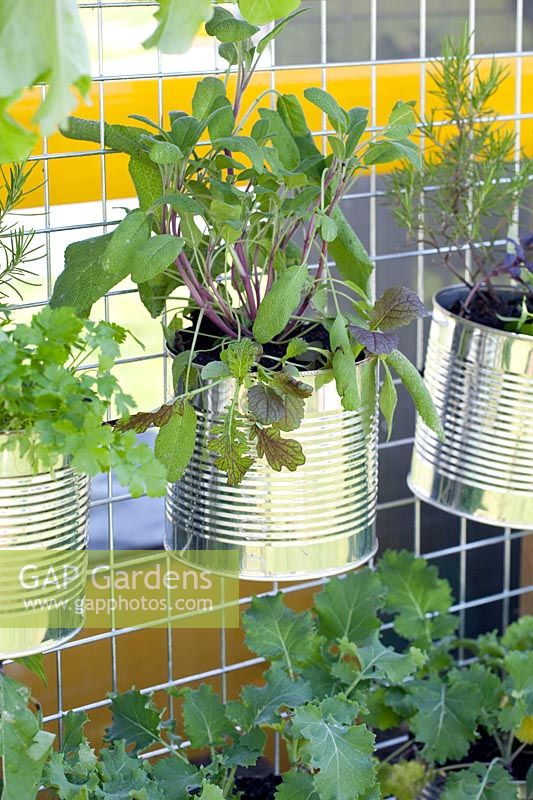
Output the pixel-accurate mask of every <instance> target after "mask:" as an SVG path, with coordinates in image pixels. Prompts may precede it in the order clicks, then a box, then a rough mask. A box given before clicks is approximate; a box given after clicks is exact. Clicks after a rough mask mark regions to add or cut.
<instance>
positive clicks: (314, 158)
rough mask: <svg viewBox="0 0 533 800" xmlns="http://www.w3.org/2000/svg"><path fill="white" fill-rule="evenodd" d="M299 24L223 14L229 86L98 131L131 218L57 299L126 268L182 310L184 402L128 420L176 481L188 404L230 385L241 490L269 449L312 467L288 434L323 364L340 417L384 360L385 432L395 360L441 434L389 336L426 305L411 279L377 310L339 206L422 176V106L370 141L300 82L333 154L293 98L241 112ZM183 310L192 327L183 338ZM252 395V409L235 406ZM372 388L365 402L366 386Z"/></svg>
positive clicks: (78, 253)
mask: <svg viewBox="0 0 533 800" xmlns="http://www.w3.org/2000/svg"><path fill="white" fill-rule="evenodd" d="M292 16H294V15H292ZM289 22H290V17H288V18H286V19H284V20H282V21H281V22H280V23H278V25H277V26H276V27H275V28H274V30H272V31H271V32H269V33H268V34H266V35H264V36H262V38H259V39H258V40H257V41H256V40H254V38H253V37H256V35H257V34H258V33H259V29H258V28H257V27H255V26H253V25H250V24H249V23H248V22H245V21H243V20H239V19H236V18H235V17H234V16H233V15H232V14H231V13H230V12H229V11H227V10H226V9H224V8H221V7H217V8H216V9H215V12H214V15H213V18H212V19H211V20H210V22H209V23H208V25H207V26H206V30H207V32H208V34H210V35H212V36H214V37H216V38H217V39H218V40H219V41H220V43H221V44H220V48H219V50H220V54H221V56H222V57H223V58H224V59H226V60H227V62H228V71H227V74H226V77H225V80H222V79H219V78H216V77H211V76H210V77H207V78H204V79H203V80H201V81H200V82H199V83H198V85H197V87H196V90H195V93H194V97H193V99H192V114H189V113H186V112H185V111H173V112H171V113H170V123H171V127H170V130H165V129H163V128H161V127H160V126H159V125H158V124H156V123H154V122H151V121H150V120H147V119H145V118H144V117H140V116H137V115H134V119H136V120H137V121H140V122H143V123H144V127H138V126H125V125H106V126H105V128H104V139H105V144H106V145H107V146H108V147H111V148H113V149H114V150H119V151H121V152H125V153H127V154H129V156H130V162H129V169H130V174H131V176H132V179H133V182H134V184H135V187H136V190H137V195H138V199H139V208H138V209H135V210H133V211H130V212H129V213H128V214H127V216H126V217H125V219H124V220H123V221H122V222H121V223H120V224H119V225H118V227H117V228H116V230H115V231H114V232H113V233H111V234H107V235H105V236H101V237H97V238H94V239H89V240H86V241H83V242H78V243H75V244H72V245H70V246H69V247H68V248H67V250H66V254H65V270H64V272H63V273H62V274H61V275H60V276H59V278H58V280H57V282H56V285H55V289H54V294H53V297H52V305H54V306H60V305H70V306H74V307H75V308H76V310H77V311H78V312H79V313H80V314H86V313H87V312H88V311H89V310H90V308H91V306H92V305H93V303H95V302H96V301H97V300H98V299H99V298H100V297H102V296H103V295H104V294H105V293H106V292H107V291H109V290H110V289H112V288H113V286H115V285H116V284H117V283H118V282H119V281H121V280H123V279H124V278H126V277H128V276H130V277H131V279H132V280H133V282H134V283H136V284H137V286H138V289H139V294H140V297H141V299H142V301H143V302H144V304H145V306H146V307H147V309H148V310H149V311H150V313H151V314H152V315H153V316H158V315H159V314H161V313H162V311H163V310H164V308H165V307H166V308H167V311H170V310H171V308H172V306H173V305H174V306H175V307H179V311H178V314H177V315H176V316H175V317H174V319H173V320H172V321H171V322H170V323H169V325H168V327H167V331H168V333H169V344H170V347H171V349H174V351H175V353H176V355H177V357H176V360H175V362H174V378H175V382H176V385H177V382H178V378H179V377H180V376H181V377H184V381H183V383H184V387H182V390H180V397H179V399H178V400H177V402H176V403H175V404H174V407H173V408H170V407H166V408H163V409H160V410H159V411H158V412H156V413H155V415H152V416H150V415H142V416H141V417H139V418H137V419H136V420H132V423H131V424H132V425H133V424H136V425H138V426H139V429H141V428H143V427H144V426H145V425H148V424H150V423H151V422H153V423H155V424H157V425H160V426H162V428H161V431H160V434H159V440H158V441H159V444H158V449H159V455H160V457H161V458H163V459H164V458H165V457H166V456H168V459H169V466H170V467H171V468H172V469H173V476H174V478H178V477H179V476H180V474H181V473H182V471H183V469H184V468H185V466H186V464H187V462H188V460H189V457H190V455H191V453H192V448H193V446H194V425H195V414H194V412H193V410H192V408H191V405H190V401H191V399H192V398H194V396H195V395H196V394H197V393H199V392H202V391H205V389H206V388H207V387H208V386H213V385H214V384H215V383H216V382H221V381H225V380H227V379H228V378H232V379H233V380H234V382H235V395H234V397H233V400H232V402H231V404H230V405H229V407H228V409H227V413H226V415H225V416H224V418H223V419H222V420H221V422H220V427H219V428H218V430H217V431H216V435H215V438H214V439H213V441H212V449H213V450H214V451H215V452H216V454H217V456H218V458H217V465H218V466H219V467H220V469H222V470H225V471H226V472H227V473H228V481H229V483H230V484H231V485H237V484H238V483H239V482H240V481H241V480H242V478H243V476H244V475H245V473H246V471H247V470H248V469H249V468H250V466H251V465H252V463H253V460H254V458H255V456H257V457H262V456H263V455H264V456H265V457H266V458H267V460H268V462H269V463H270V465H271V467H272V468H273V469H275V470H280V469H281V468H282V467H286V468H287V469H289V470H294V469H296V468H297V467H298V465H299V464H301V463H303V461H304V458H305V456H304V454H303V453H302V449H301V446H300V444H299V443H298V442H297V441H296V440H291V439H287V438H285V437H284V436H283V435H282V434H283V433H285V432H289V431H292V430H295V429H297V428H298V426H299V424H300V421H301V419H302V415H303V413H304V401H305V398H306V396H309V394H311V392H312V388H311V387H310V386H308V385H306V384H305V370H309V369H317V368H323V369H324V370H325V377H324V380H328V379H329V380H331V379H333V378H334V379H335V382H336V386H337V390H338V393H339V395H340V397H341V399H342V404H343V406H344V408H345V409H347V410H350V411H355V410H357V409H358V408H359V407H360V405H361V404H364V403H366V402H368V401H369V398H368V397H364V396H363V397H361V396H360V392H359V390H358V385H357V373H358V371H357V369H356V362H357V360H358V359H362V358H363V357H365V356H366V357H368V358H370V359H374V360H375V361H376V360H378V359H379V360H380V361H381V362H382V363H383V364H384V365H385V385H384V391H383V394H382V408H383V410H384V413H385V415H386V417H387V420H388V422H389V425H390V423H391V421H392V415H393V412H394V407H395V404H396V389H395V386H394V382H393V380H392V378H391V373H390V371H389V368H392V369H393V370H394V371H395V372H396V373H397V374H398V375H399V377H400V379H401V380H402V381H403V382H404V383H405V385H406V386H407V388H408V390H409V391H410V393H411V394H412V395H413V397H414V400H415V403H416V404H417V407H418V409H419V411H420V413H421V415H422V416H423V417H424V419H425V420H426V422H427V423H428V424H429V425H430V426H431V427H433V428H434V429H436V430H438V431H439V433H442V431H441V427H440V422H439V420H438V418H437V415H436V413H435V411H434V409H433V406H432V403H431V400H430V398H429V395H428V393H427V391H426V390H425V388H424V385H423V383H422V381H421V379H420V376H419V375H418V373H417V371H416V370H415V369H414V368H413V367H412V366H411V364H410V363H409V362H408V361H407V360H406V358H405V356H403V355H402V354H401V352H400V351H399V350H397V346H398V337H397V335H396V334H395V333H394V330H395V329H396V328H397V327H399V326H401V325H406V324H408V323H410V322H411V321H412V320H414V319H415V318H416V317H419V316H422V315H423V314H424V313H425V312H424V308H423V306H422V303H421V302H420V300H419V299H418V297H417V296H416V295H415V294H414V292H412V291H411V290H410V289H406V288H403V287H394V288H392V289H388V290H387V291H385V292H384V294H383V295H382V296H381V297H380V298H379V299H378V300H377V302H376V303H372V302H371V300H370V299H369V297H368V291H369V290H368V285H369V279H370V276H371V273H372V270H373V265H372V262H371V260H370V259H369V257H368V255H367V253H366V252H365V250H364V248H363V246H362V244H361V242H360V241H359V239H358V238H357V237H356V235H355V233H354V232H353V230H352V229H351V227H350V225H349V224H348V222H347V220H346V217H345V216H344V214H343V212H342V211H341V207H340V201H341V199H342V197H343V196H344V195H345V194H346V193H347V192H349V191H350V189H351V188H352V187H353V185H354V182H355V181H356V180H357V179H358V177H359V176H360V175H362V174H364V173H365V171H367V170H368V169H369V168H370V167H371V166H373V165H375V164H382V163H388V162H392V161H394V160H397V159H399V158H407V159H409V161H410V162H411V163H412V164H413V168H414V169H418V168H419V167H420V155H419V152H418V150H417V148H416V146H415V145H414V144H413V143H412V142H411V141H410V139H409V136H410V135H411V134H412V133H413V131H414V130H415V127H416V123H415V117H414V111H413V105H414V103H413V102H402V101H400V102H398V103H397V104H396V105H395V107H394V108H393V110H392V111H391V114H390V117H389V120H388V123H387V125H386V126H385V127H384V128H383V129H382V130H380V131H379V132H377V133H373V134H371V133H370V132H368V131H367V122H368V111H367V110H366V109H364V108H359V107H354V108H351V109H348V110H345V109H343V108H341V107H340V106H339V105H338V103H337V102H336V100H335V99H334V98H333V97H332V96H331V95H330V94H328V93H327V92H325V91H323V90H322V89H318V88H308V89H306V90H305V92H304V96H305V99H306V101H307V103H308V104H309V105H308V108H311V107H314V111H315V113H316V111H317V110H318V111H319V112H321V115H322V116H323V117H324V119H326V118H327V121H328V127H329V134H328V136H327V143H328V151H329V154H328V155H325V154H324V153H322V152H321V151H320V150H319V149H318V147H317V146H316V144H315V141H314V138H313V135H312V133H311V130H310V128H309V126H308V123H307V120H306V114H305V111H304V109H303V108H302V106H301V104H300V102H299V100H298V99H297V98H296V97H295V96H294V95H286V94H280V93H279V92H277V91H275V90H267V91H265V92H263V93H261V94H260V95H259V96H258V97H256V98H255V99H254V100H253V102H252V103H251V105H249V107H248V108H246V110H244V109H243V104H244V101H245V100H246V99H247V97H249V95H250V89H251V79H252V76H253V73H254V70H255V68H256V66H257V64H258V61H259V59H260V57H261V55H262V53H263V52H264V50H265V49H266V47H267V46H268V44H269V42H271V41H272V40H273V39H274V37H275V36H276V35H277V34H278V33H279V32H280V31H281V30H283V29H284V28H285V26H286V25H287V24H288V23H289ZM230 87H234V90H233V92H232V96H231V98H230V97H229V96H228V91H229V89H230ZM247 90H248V92H247ZM273 102H275V108H273V107H272V103H273ZM252 122H253V124H252ZM248 130H249V132H247V131H248ZM64 133H65V135H66V136H69V137H71V138H75V139H83V140H91V141H99V140H100V127H99V124H98V123H96V122H92V121H88V120H82V119H75V118H71V119H70V121H69V123H68V126H67V127H66V128H65V130H64ZM333 261H334V262H335V265H336V271H334V270H333V269H332V262H333ZM315 267H316V268H315ZM176 290H177V291H176ZM184 290H185V291H184ZM180 298H181V299H180ZM179 304H181V305H179ZM184 316H185V317H186V318H188V319H190V320H191V321H192V327H190V328H188V329H187V330H185V331H179V330H178V329H180V328H181V326H182V322H183V317H184ZM319 332H322V333H323V334H324V336H322V338H321V336H320V335H318V334H319ZM176 334H178V335H176ZM317 339H318V342H317ZM197 363H199V364H201V365H204V366H205V368H204V369H203V371H202V374H201V376H200V377H201V380H202V381H203V383H201V384H200V385H197V384H195V383H194V381H193V378H194V376H195V375H196V373H195V371H194V370H193V366H194V365H195V364H197ZM243 391H244V392H248V402H247V403H242V402H238V397H239V396H240V393H242V392H243ZM371 394H372V398H371V399H370V402H372V403H373V402H374V398H375V393H374V389H372V390H371ZM242 407H246V408H247V409H248V410H247V412H246V414H243V413H242V412H241V411H240V410H239V409H240V408H242ZM176 447H177V448H178V450H179V457H178V458H177V459H176V455H175V454H176ZM252 448H254V449H255V455H252Z"/></svg>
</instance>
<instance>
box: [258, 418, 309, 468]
mask: <svg viewBox="0 0 533 800" xmlns="http://www.w3.org/2000/svg"><path fill="white" fill-rule="evenodd" d="M251 437H252V438H253V439H256V440H257V455H258V457H259V458H263V457H265V458H266V460H267V461H268V464H269V466H270V467H271V468H272V469H273V470H274V471H275V472H281V470H282V469H283V467H285V468H286V469H288V470H289V471H290V472H294V471H295V470H296V469H298V467H300V466H301V465H302V464H305V456H304V453H303V450H302V445H301V444H300V442H298V441H296V439H284V438H283V437H282V436H281V433H280V431H279V429H278V428H276V427H271V428H259V427H258V426H257V425H254V427H253V428H252V432H251Z"/></svg>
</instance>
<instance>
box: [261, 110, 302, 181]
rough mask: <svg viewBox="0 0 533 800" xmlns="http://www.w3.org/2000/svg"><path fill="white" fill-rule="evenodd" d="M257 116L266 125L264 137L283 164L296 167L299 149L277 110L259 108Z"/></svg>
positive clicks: (287, 167) (290, 167)
mask: <svg viewBox="0 0 533 800" xmlns="http://www.w3.org/2000/svg"><path fill="white" fill-rule="evenodd" d="M259 116H260V118H261V119H262V120H265V121H266V123H267V125H268V128H267V134H266V136H265V138H266V139H270V141H271V142H272V145H273V146H274V147H275V149H276V150H277V152H278V155H279V158H280V161H281V163H282V164H283V166H284V167H285V168H286V169H289V170H293V169H296V167H297V166H298V164H299V163H300V151H299V150H298V146H297V145H296V142H295V141H294V138H293V136H292V134H291V132H290V131H289V129H288V128H287V126H286V125H285V123H284V122H283V119H282V118H281V116H280V114H279V112H278V111H274V110H273V109H270V108H260V109H259Z"/></svg>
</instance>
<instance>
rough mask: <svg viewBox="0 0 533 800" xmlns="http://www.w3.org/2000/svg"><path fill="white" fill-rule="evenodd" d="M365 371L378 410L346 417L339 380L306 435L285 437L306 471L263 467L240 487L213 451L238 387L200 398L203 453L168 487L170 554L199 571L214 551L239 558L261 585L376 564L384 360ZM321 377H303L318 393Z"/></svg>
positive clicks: (305, 427) (305, 424)
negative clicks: (214, 432) (378, 378)
mask: <svg viewBox="0 0 533 800" xmlns="http://www.w3.org/2000/svg"><path fill="white" fill-rule="evenodd" d="M357 372H358V381H359V387H360V394H361V395H363V391H362V389H363V384H364V386H365V389H366V391H365V393H364V396H365V397H368V396H371V397H373V398H374V399H373V402H371V403H368V404H362V405H361V408H360V409H358V410H357V411H345V410H344V409H343V408H342V406H341V402H340V399H339V396H338V394H337V390H336V388H335V383H334V382H333V381H330V382H329V383H326V384H325V385H323V386H319V388H315V391H314V392H313V394H312V396H311V397H309V398H307V400H306V409H305V417H304V419H303V421H302V424H301V427H300V428H299V429H298V430H296V431H292V432H291V433H288V434H284V435H285V436H288V437H291V438H295V439H297V440H298V441H299V442H300V443H301V445H302V448H303V451H304V454H305V457H306V463H305V464H304V465H303V466H300V467H298V469H297V470H296V471H295V472H288V471H287V470H285V469H284V470H283V471H282V472H275V471H274V470H272V469H271V467H270V466H269V465H268V464H267V462H266V460H264V459H263V460H260V461H258V462H256V463H255V464H254V465H253V466H252V468H251V469H250V470H249V472H248V473H247V474H246V476H245V478H244V480H243V482H242V483H241V484H240V486H238V487H236V488H231V487H229V486H228V485H227V482H226V476H225V475H224V473H222V472H221V471H220V470H218V469H217V468H216V467H215V465H214V460H215V456H214V455H213V453H211V452H209V451H208V449H207V442H208V441H209V439H210V436H211V429H212V427H213V425H214V424H215V423H216V421H217V420H218V419H219V418H220V416H221V414H222V412H223V411H224V409H225V408H226V406H227V405H228V404H229V402H230V400H231V398H232V396H233V392H234V382H233V380H232V379H228V380H227V381H224V382H223V383H220V384H218V385H216V386H213V387H210V388H208V389H207V391H206V392H203V393H201V394H199V395H197V397H196V398H195V402H196V409H197V414H198V429H197V441H196V449H195V451H194V455H193V458H192V460H191V463H190V464H189V466H188V467H187V470H186V472H185V474H184V475H183V477H182V478H181V480H179V481H178V482H177V483H175V484H169V487H168V493H167V501H166V518H167V519H166V537H165V544H166V547H167V548H168V549H171V550H174V551H178V553H177V555H178V556H179V557H180V558H181V559H183V560H185V561H189V562H194V563H196V564H199V563H201V555H202V553H203V552H205V551H208V552H212V551H218V552H219V553H223V552H229V553H237V554H238V557H236V562H238V565H239V566H238V572H237V571H236V572H235V574H238V575H239V577H241V578H245V579H252V580H296V579H301V578H314V577H318V576H324V575H333V574H335V573H338V572H343V571H345V570H349V569H352V568H354V567H357V566H359V565H361V564H363V563H365V562H366V561H368V560H369V559H370V558H371V557H372V556H373V555H374V553H375V552H376V549H377V544H376V540H375V534H374V526H373V523H374V519H375V513H376V498H377V413H378V409H377V393H376V391H375V388H376V382H375V372H376V364H375V360H365V361H361V362H359V363H358V365H357ZM320 375H322V373H321V372H320V371H316V372H306V373H303V374H302V379H303V380H304V381H305V382H306V383H308V384H310V385H312V386H313V387H316V381H317V379H318V377H319V376H320ZM369 385H370V386H371V389H370V391H368V386H369ZM172 394H173V393H172Z"/></svg>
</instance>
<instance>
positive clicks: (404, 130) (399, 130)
mask: <svg viewBox="0 0 533 800" xmlns="http://www.w3.org/2000/svg"><path fill="white" fill-rule="evenodd" d="M415 106H416V101H415V100H408V101H407V102H405V101H404V100H398V102H397V103H396V105H395V106H394V108H393V109H392V111H391V113H390V116H389V121H388V123H387V127H386V128H385V130H384V131H383V135H384V136H387V137H389V138H391V139H406V138H407V137H408V136H410V135H411V134H412V133H414V132H415V130H416V117H415V112H414V107H415Z"/></svg>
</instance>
